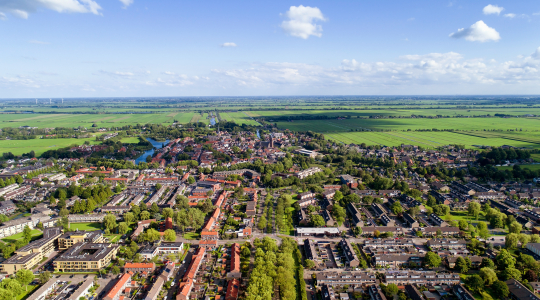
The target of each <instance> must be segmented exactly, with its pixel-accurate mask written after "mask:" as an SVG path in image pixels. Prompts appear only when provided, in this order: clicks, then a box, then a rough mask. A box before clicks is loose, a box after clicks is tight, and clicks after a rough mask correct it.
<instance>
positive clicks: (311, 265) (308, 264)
mask: <svg viewBox="0 0 540 300" xmlns="http://www.w3.org/2000/svg"><path fill="white" fill-rule="evenodd" d="M304 265H305V266H306V268H307V269H313V268H314V267H315V262H313V261H312V260H311V259H306V260H305V261H304Z"/></svg>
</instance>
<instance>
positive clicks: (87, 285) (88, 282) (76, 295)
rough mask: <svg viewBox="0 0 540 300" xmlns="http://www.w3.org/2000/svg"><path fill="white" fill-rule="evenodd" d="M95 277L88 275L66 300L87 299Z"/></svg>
mask: <svg viewBox="0 0 540 300" xmlns="http://www.w3.org/2000/svg"><path fill="white" fill-rule="evenodd" d="M95 277H96V276H95V275H90V276H88V278H86V279H85V280H84V282H83V283H82V284H81V285H79V287H78V288H77V289H76V290H75V291H74V292H73V293H72V294H71V296H69V298H68V300H79V299H81V298H85V299H86V298H89V297H90V296H91V294H90V289H91V288H92V287H93V286H94V279H95Z"/></svg>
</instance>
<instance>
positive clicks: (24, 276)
mask: <svg viewBox="0 0 540 300" xmlns="http://www.w3.org/2000/svg"><path fill="white" fill-rule="evenodd" d="M34 277H35V276H34V273H33V272H32V271H30V270H25V269H21V270H19V271H17V273H16V274H15V279H17V281H18V282H20V283H21V284H22V285H25V286H26V285H29V284H30V282H32V281H33V280H34Z"/></svg>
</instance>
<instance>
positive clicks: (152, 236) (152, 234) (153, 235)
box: [141, 228, 160, 242]
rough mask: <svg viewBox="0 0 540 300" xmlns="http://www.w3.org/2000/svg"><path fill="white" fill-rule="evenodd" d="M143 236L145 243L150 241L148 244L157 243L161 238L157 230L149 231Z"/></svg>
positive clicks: (151, 229)
mask: <svg viewBox="0 0 540 300" xmlns="http://www.w3.org/2000/svg"><path fill="white" fill-rule="evenodd" d="M141 236H142V240H143V241H148V242H155V241H157V240H159V238H160V234H159V232H158V231H157V230H155V229H154V228H150V229H148V230H147V231H146V232H145V233H143V234H142V235H141Z"/></svg>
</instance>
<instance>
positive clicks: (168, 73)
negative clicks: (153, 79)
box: [163, 71, 176, 75]
mask: <svg viewBox="0 0 540 300" xmlns="http://www.w3.org/2000/svg"><path fill="white" fill-rule="evenodd" d="M163 74H165V75H176V74H175V73H174V72H170V71H165V72H163Z"/></svg>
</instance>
